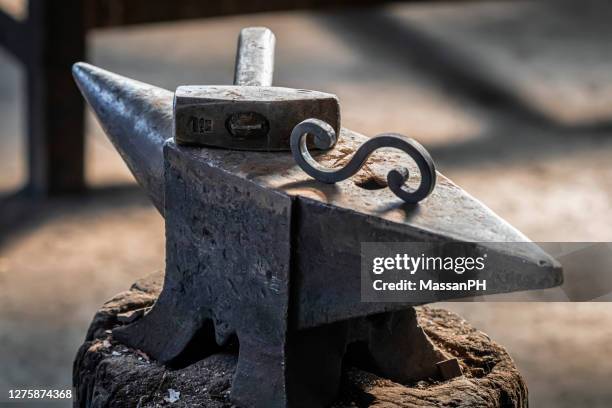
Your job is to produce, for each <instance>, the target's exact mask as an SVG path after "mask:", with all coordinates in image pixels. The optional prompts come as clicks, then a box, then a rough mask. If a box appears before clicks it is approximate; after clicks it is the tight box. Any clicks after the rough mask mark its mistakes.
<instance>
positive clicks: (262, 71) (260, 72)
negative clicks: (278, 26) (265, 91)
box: [234, 27, 276, 86]
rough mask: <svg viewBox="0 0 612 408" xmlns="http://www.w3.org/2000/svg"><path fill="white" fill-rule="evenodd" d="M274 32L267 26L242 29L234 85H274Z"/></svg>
mask: <svg viewBox="0 0 612 408" xmlns="http://www.w3.org/2000/svg"><path fill="white" fill-rule="evenodd" d="M275 44H276V37H275V36H274V33H272V31H270V30H269V29H267V28H265V27H248V28H243V29H242V31H240V37H238V51H237V52H236V67H235V70H234V85H242V86H272V78H273V76H274V45H275Z"/></svg>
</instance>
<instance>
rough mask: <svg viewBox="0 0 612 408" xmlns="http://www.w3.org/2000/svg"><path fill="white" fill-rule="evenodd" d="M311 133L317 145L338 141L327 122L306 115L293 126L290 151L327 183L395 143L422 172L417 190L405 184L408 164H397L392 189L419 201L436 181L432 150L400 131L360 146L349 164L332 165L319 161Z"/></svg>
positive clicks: (343, 176) (390, 174)
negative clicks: (311, 148) (309, 140)
mask: <svg viewBox="0 0 612 408" xmlns="http://www.w3.org/2000/svg"><path fill="white" fill-rule="evenodd" d="M308 135H311V136H312V137H313V141H314V144H315V146H316V147H317V148H319V149H322V150H326V149H330V148H332V147H333V146H334V145H335V144H336V141H337V138H336V132H334V129H333V128H332V127H331V126H330V125H329V124H328V123H326V122H324V121H322V120H319V119H306V120H305V121H303V122H301V123H299V124H298V125H297V126H295V127H294V128H293V131H292V132H291V152H292V154H293V158H294V159H295V161H296V162H297V164H298V165H299V166H300V167H301V168H302V170H304V171H305V172H306V173H307V174H308V175H309V176H311V177H313V178H315V179H317V180H319V181H321V182H323V183H328V184H333V183H337V182H338V181H342V180H346V179H347V178H349V177H351V176H353V175H354V174H355V173H357V172H358V171H359V170H360V169H361V168H362V167H363V165H364V164H365V162H366V161H367V159H368V157H370V155H371V154H372V153H373V152H374V151H375V150H376V149H379V148H382V147H393V148H395V149H399V150H401V151H403V152H405V153H407V154H408V155H409V156H410V157H412V159H413V160H414V161H415V162H416V164H417V166H418V167H419V172H420V174H421V182H420V184H419V186H418V187H417V189H416V190H414V191H410V190H408V189H406V188H405V187H404V183H405V182H406V180H408V177H409V172H408V169H407V168H405V167H398V168H394V169H392V170H390V171H389V172H388V173H387V184H388V186H389V189H391V191H392V192H393V193H394V194H395V195H396V196H398V197H399V198H401V199H402V200H404V201H405V202H407V203H418V202H419V201H421V200H423V199H424V198H425V197H427V196H428V195H429V194H430V193H431V192H432V190H433V189H434V186H435V185H436V168H435V164H434V162H433V159H432V158H431V156H430V155H429V152H427V150H426V149H425V148H424V147H423V146H422V145H421V144H420V143H418V142H417V141H416V140H414V139H411V138H409V137H406V136H402V135H400V134H397V133H382V134H380V135H378V136H375V137H373V138H371V139H370V140H368V141H367V142H365V143H364V144H362V145H361V146H359V148H358V149H357V151H356V152H355V153H354V154H353V157H351V159H350V160H349V162H348V163H347V164H346V166H344V167H342V168H340V169H330V168H327V167H324V166H322V165H320V164H319V163H317V162H316V161H315V159H314V158H313V157H312V156H311V155H310V152H309V151H308V146H307V143H306V141H307V138H308Z"/></svg>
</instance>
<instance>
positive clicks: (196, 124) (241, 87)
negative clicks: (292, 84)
mask: <svg viewBox="0 0 612 408" xmlns="http://www.w3.org/2000/svg"><path fill="white" fill-rule="evenodd" d="M274 43H275V39H274V34H272V32H271V31H270V30H269V29H267V28H263V27H250V28H245V29H243V30H242V31H241V33H240V37H239V40H238V52H237V57H236V67H235V75H234V85H233V86H180V87H178V88H177V90H176V93H175V97H174V126H173V132H174V139H175V141H176V143H177V144H183V145H204V146H213V147H222V148H226V149H236V150H262V151H278V150H290V144H289V138H290V135H291V131H292V130H293V128H294V127H295V125H297V124H298V123H300V122H301V121H303V120H305V119H308V118H316V119H320V120H323V121H325V122H327V123H329V124H330V125H332V127H333V128H334V130H335V131H336V132H339V131H340V105H339V102H338V98H337V97H336V96H335V95H333V94H329V93H325V92H317V91H310V90H305V89H291V88H282V87H272V86H270V85H271V83H272V74H273V66H274Z"/></svg>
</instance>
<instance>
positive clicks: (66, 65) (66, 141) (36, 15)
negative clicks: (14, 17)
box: [24, 0, 85, 196]
mask: <svg viewBox="0 0 612 408" xmlns="http://www.w3.org/2000/svg"><path fill="white" fill-rule="evenodd" d="M83 7H84V5H83V1H81V0H62V1H61V2H60V1H48V0H30V2H29V13H28V14H29V18H28V22H27V30H26V31H27V35H28V38H27V40H28V41H27V43H26V44H28V46H27V55H25V60H24V63H25V65H26V70H27V95H28V102H27V104H28V105H27V132H28V169H29V186H28V187H29V188H28V189H29V191H30V192H32V193H33V194H35V195H43V196H46V195H52V194H59V193H65V192H74V191H79V190H82V189H83V188H84V158H83V156H84V115H83V112H84V104H83V99H82V98H81V96H80V94H79V91H78V89H77V87H76V86H75V84H74V82H73V80H72V76H71V75H70V71H71V66H72V64H73V63H74V61H76V60H80V59H83V57H84V54H85V26H84V21H83Z"/></svg>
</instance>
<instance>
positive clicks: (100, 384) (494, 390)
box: [73, 274, 528, 408]
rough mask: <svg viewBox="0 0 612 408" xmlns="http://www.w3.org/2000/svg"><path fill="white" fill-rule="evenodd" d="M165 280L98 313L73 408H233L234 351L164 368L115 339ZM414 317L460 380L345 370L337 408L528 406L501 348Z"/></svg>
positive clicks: (455, 327)
mask: <svg viewBox="0 0 612 408" xmlns="http://www.w3.org/2000/svg"><path fill="white" fill-rule="evenodd" d="M162 281H163V277H162V275H161V274H155V275H151V276H149V277H147V278H145V279H142V280H140V281H138V282H136V283H135V284H134V285H133V286H132V288H131V289H130V290H129V291H126V292H123V293H120V294H118V295H117V296H115V297H114V298H113V299H111V300H109V301H108V302H107V303H105V304H104V306H103V307H102V308H101V309H100V310H99V311H98V312H97V313H96V316H95V317H94V319H93V322H92V324H91V326H90V328H89V331H88V333H87V338H86V341H85V343H84V344H83V345H82V346H81V347H80V349H79V351H78V354H77V356H76V359H75V362H74V371H73V383H74V384H73V385H74V387H75V389H76V398H75V407H96V408H98V407H100V408H101V407H140V408H145V407H151V408H152V407H160V406H176V407H207V408H230V407H232V404H231V403H230V401H229V393H230V388H231V382H232V376H233V373H234V369H235V365H236V361H237V354H236V352H235V350H226V351H223V352H220V353H217V354H214V355H212V356H209V357H206V358H204V359H202V360H199V361H197V362H196V363H193V364H190V365H188V366H187V367H184V368H180V369H169V368H167V367H164V366H162V365H159V364H157V363H156V362H155V361H151V360H150V359H149V357H148V356H147V355H145V354H144V353H142V352H141V351H140V350H134V349H130V348H128V347H126V346H124V345H122V344H120V343H117V342H116V341H114V340H113V339H112V336H111V334H110V330H111V329H112V328H113V327H115V326H117V325H121V324H127V323H129V322H130V321H133V320H134V319H137V318H139V317H140V316H141V315H142V314H143V313H144V312H145V311H146V309H147V308H149V307H151V306H152V305H153V303H154V302H155V300H156V299H157V296H158V294H159V292H160V289H161V284H162ZM417 314H418V319H419V323H420V325H421V327H422V328H423V329H424V330H425V332H426V333H427V335H428V336H429V337H430V338H431V339H432V341H433V342H434V343H435V344H436V345H437V346H438V347H439V348H441V349H442V350H444V351H446V352H447V353H449V354H451V355H453V356H455V357H457V358H458V359H459V362H460V365H461V368H462V370H463V373H464V375H463V376H462V377H458V378H455V379H452V380H449V381H445V382H439V381H433V380H430V381H419V382H418V383H416V384H405V385H402V384H398V383H394V382H392V381H389V380H386V379H384V378H380V377H378V376H376V375H374V374H371V373H368V372H366V371H363V370H360V369H357V368H353V367H346V369H345V371H344V375H343V383H342V387H341V390H340V396H339V398H338V401H337V402H336V403H335V404H334V405H333V407H334V408H344V407H379V408H382V407H385V408H391V407H397V408H399V407H449V408H450V407H454V408H461V407H465V408H467V407H470V408H474V407H500V408H501V407H504V408H506V407H527V406H528V402H527V387H526V385H525V382H524V381H523V378H522V377H521V375H520V373H519V372H518V370H517V368H516V366H515V364H514V362H513V361H512V359H511V358H510V356H509V355H508V353H507V352H506V350H504V348H503V347H502V346H500V345H499V344H497V343H495V342H494V341H492V340H491V339H490V338H489V337H488V336H487V335H486V334H485V333H482V332H480V331H478V330H476V329H474V328H473V327H472V326H470V325H469V323H467V322H466V321H465V320H463V319H462V318H461V317H459V316H457V315H455V314H453V313H451V312H449V311H446V310H443V309H433V308H429V307H420V308H417Z"/></svg>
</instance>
